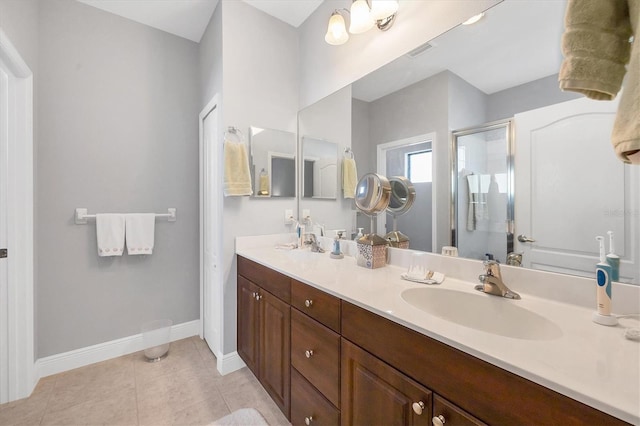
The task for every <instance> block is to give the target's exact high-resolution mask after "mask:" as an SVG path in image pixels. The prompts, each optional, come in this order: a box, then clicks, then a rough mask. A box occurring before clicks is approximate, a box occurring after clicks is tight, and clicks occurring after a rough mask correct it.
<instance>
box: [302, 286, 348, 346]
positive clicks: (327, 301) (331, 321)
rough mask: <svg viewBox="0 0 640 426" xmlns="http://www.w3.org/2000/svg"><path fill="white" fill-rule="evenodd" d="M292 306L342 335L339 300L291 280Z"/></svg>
mask: <svg viewBox="0 0 640 426" xmlns="http://www.w3.org/2000/svg"><path fill="white" fill-rule="evenodd" d="M291 305H292V306H293V307H295V308H298V309H299V310H300V311H301V312H304V313H305V314H307V315H309V316H310V317H311V318H314V319H315V320H317V321H319V322H321V323H322V324H324V325H326V326H327V327H329V328H330V329H332V330H333V331H335V332H336V333H340V299H339V298H337V297H335V296H332V295H330V294H327V293H325V292H324V291H321V290H318V289H317V288H314V287H311V286H309V285H306V284H303V283H301V282H300V281H296V280H291Z"/></svg>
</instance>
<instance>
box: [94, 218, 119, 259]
mask: <svg viewBox="0 0 640 426" xmlns="http://www.w3.org/2000/svg"><path fill="white" fill-rule="evenodd" d="M124 234H125V220H124V215H121V214H112V213H106V214H97V215H96V236H97V239H98V256H101V257H106V256H122V253H123V251H124Z"/></svg>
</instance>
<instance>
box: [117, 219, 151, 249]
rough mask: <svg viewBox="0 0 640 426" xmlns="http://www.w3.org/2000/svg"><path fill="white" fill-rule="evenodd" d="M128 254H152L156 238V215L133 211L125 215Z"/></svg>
mask: <svg viewBox="0 0 640 426" xmlns="http://www.w3.org/2000/svg"><path fill="white" fill-rule="evenodd" d="M125 218H126V227H127V232H126V234H127V254H129V255H134V254H152V253H153V245H154V240H155V227H156V215H155V214H154V213H132V214H127V215H125Z"/></svg>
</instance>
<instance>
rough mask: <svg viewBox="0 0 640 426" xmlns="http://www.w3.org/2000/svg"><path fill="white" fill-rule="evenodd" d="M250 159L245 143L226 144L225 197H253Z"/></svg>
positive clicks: (228, 142)
mask: <svg viewBox="0 0 640 426" xmlns="http://www.w3.org/2000/svg"><path fill="white" fill-rule="evenodd" d="M251 194H253V190H252V189H251V174H250V172H249V157H248V156H247V149H246V147H245V146H244V144H243V143H239V142H231V141H225V142H224V195H225V197H229V196H238V195H251Z"/></svg>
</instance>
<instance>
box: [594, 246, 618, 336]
mask: <svg viewBox="0 0 640 426" xmlns="http://www.w3.org/2000/svg"><path fill="white" fill-rule="evenodd" d="M596 240H597V241H598V242H599V243H600V262H598V263H597V264H596V288H597V289H596V304H597V306H598V310H597V311H596V312H594V313H593V317H592V319H593V322H595V323H598V324H602V325H616V324H617V323H618V319H617V318H616V317H614V316H611V275H612V271H611V265H609V264H608V263H607V259H606V256H605V250H604V237H601V236H597V237H596Z"/></svg>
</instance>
